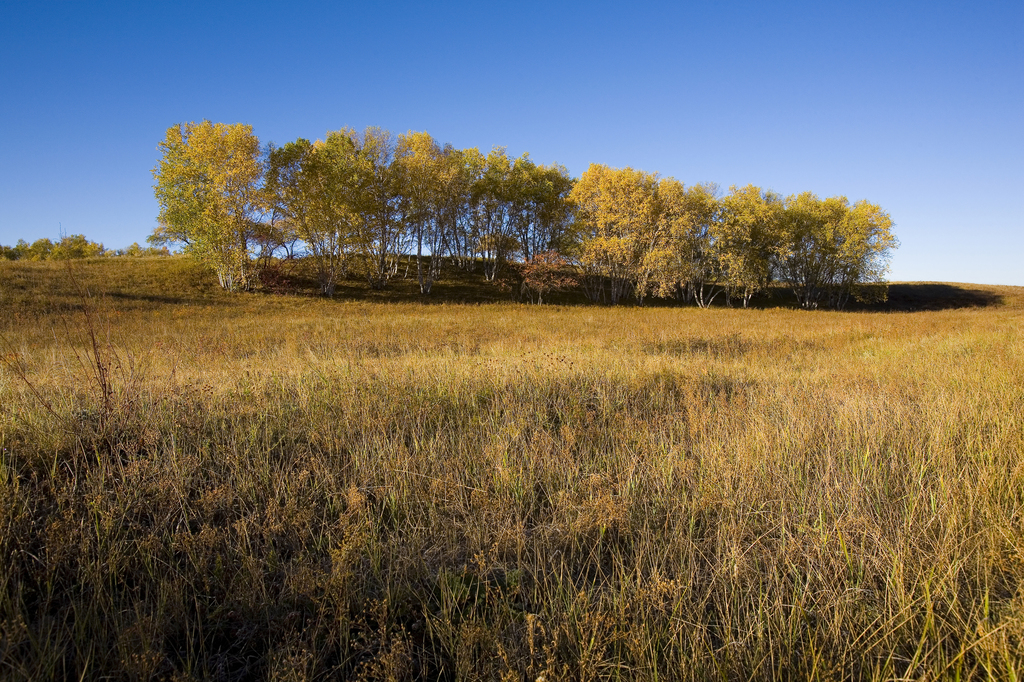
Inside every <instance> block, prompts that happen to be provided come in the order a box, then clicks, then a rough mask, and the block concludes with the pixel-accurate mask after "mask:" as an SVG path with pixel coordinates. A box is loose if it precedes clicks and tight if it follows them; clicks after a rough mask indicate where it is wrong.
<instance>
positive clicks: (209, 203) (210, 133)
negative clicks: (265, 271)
mask: <svg viewBox="0 0 1024 682" xmlns="http://www.w3.org/2000/svg"><path fill="white" fill-rule="evenodd" d="M159 149H160V152H161V154H162V157H161V159H160V161H159V162H158V163H157V165H156V167H155V168H154V169H153V177H154V178H155V180H156V185H155V186H154V190H155V193H156V199H157V202H158V203H159V205H160V213H159V215H158V217H157V222H158V225H157V228H156V229H155V230H154V232H153V234H152V235H150V237H149V241H150V243H153V244H156V245H164V244H170V243H178V244H183V245H184V247H185V252H186V253H187V254H189V255H191V256H192V257H194V258H196V259H198V260H200V261H202V262H204V263H207V264H208V265H210V266H211V267H212V268H213V269H214V271H215V272H216V273H217V279H218V281H219V282H220V285H221V286H222V287H223V288H225V289H228V290H234V289H247V288H249V286H250V285H251V284H252V281H251V279H252V278H251V272H250V267H249V265H250V258H249V246H250V244H249V242H250V240H251V238H252V235H253V234H254V232H255V231H256V229H257V226H258V224H259V221H260V218H261V215H262V213H263V210H264V208H265V195H264V193H263V171H264V159H263V155H262V153H261V150H260V142H259V139H258V138H257V137H256V135H255V134H253V131H252V126H249V125H244V124H241V123H236V124H232V125H228V124H224V123H211V122H210V121H202V122H201V123H181V124H178V125H175V126H172V127H171V128H169V129H168V130H167V135H166V137H165V138H164V140H163V142H161V143H160V145H159Z"/></svg>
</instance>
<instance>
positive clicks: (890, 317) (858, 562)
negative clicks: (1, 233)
mask: <svg viewBox="0 0 1024 682" xmlns="http://www.w3.org/2000/svg"><path fill="white" fill-rule="evenodd" d="M296 281H297V285H296V287H295V289H294V291H293V293H291V294H289V295H268V294H260V293H257V294H229V293H225V292H222V291H220V290H219V289H217V288H216V285H215V283H214V282H213V280H212V278H211V277H209V276H208V275H207V274H206V273H204V272H202V271H201V270H199V269H197V268H195V267H194V266H192V265H190V264H189V263H188V262H187V261H185V260H182V259H176V258H170V259H137V260H132V259H117V260H113V259H111V260H97V261H88V262H85V263H82V264H80V265H79V266H78V267H76V268H75V269H74V271H73V274H72V275H70V276H69V275H68V274H67V273H66V272H65V271H64V270H63V269H62V268H61V266H60V265H59V264H46V263H41V264H39V263H37V264H33V263H20V262H15V263H0V332H2V339H0V344H2V345H0V355H2V357H3V360H4V362H3V363H2V364H0V500H3V501H4V502H3V503H2V504H0V677H2V678H5V679H52V678H62V679H64V678H71V677H74V678H75V679H98V678H101V677H113V678H117V679H154V678H155V679H179V680H184V679H216V680H245V679H326V678H330V677H337V678H344V679H380V680H399V679H431V680H433V679H488V680H489V679H498V680H523V679H527V680H536V679H540V678H541V677H543V678H544V679H547V680H555V679H568V680H591V679H637V680H654V679H694V680H705V679H709V678H713V677H714V678H725V679H762V678H777V677H784V678H793V679H836V678H857V679H893V678H915V679H938V678H943V679H946V678H950V679H952V678H960V679H968V678H1000V679H1013V678H1014V677H1016V678H1017V679H1020V676H1021V674H1022V673H1024V669H1022V661H1024V539H1022V538H1024V513H1022V510H1024V463H1022V460H1021V457H1020V453H1021V452H1024V334H1022V329H1024V327H1022V322H1024V296H1022V293H1024V291H1022V289H1021V288H1014V287H985V286H975V285H957V284H936V283H927V284H915V283H909V284H897V285H894V286H893V287H892V289H891V292H890V302H889V303H888V304H887V305H886V306H885V307H884V308H883V309H881V310H856V311H851V312H843V313H837V312H828V311H820V312H806V311H801V310H794V309H791V308H787V307H773V306H772V304H773V303H774V301H773V300H772V299H768V300H767V301H766V302H763V304H762V305H766V307H764V308H760V309H753V310H742V309H727V308H716V309H713V310H699V309H695V308H692V307H685V308H684V307H670V306H662V305H659V306H653V307H645V308H639V307H619V308H606V307H597V306H590V305H583V304H576V302H575V301H574V300H572V299H569V300H563V301H561V303H563V304H560V305H551V306H548V305H545V306H530V305H520V304H514V303H510V302H508V301H507V298H508V296H507V294H501V293H500V292H497V291H496V290H495V289H494V288H493V287H490V286H489V285H486V284H483V283H481V282H478V281H475V280H473V279H472V278H465V279H462V280H453V281H451V282H449V283H447V284H445V285H444V286H441V285H438V290H437V292H436V293H437V296H436V297H434V298H432V299H431V302H432V303H433V304H430V305H426V304H424V302H423V301H422V300H421V299H420V297H419V296H418V294H416V292H415V288H414V285H413V283H412V282H411V280H400V281H399V282H397V283H396V287H395V289H394V290H393V291H391V292H383V293H381V292H372V291H370V290H368V289H366V288H365V287H363V286H362V285H361V284H360V283H359V282H358V281H355V280H353V281H351V282H348V283H346V286H345V287H343V288H341V290H340V291H339V297H338V298H337V299H336V300H333V301H326V300H322V299H319V298H317V297H315V296H312V295H310V293H309V291H310V289H311V287H310V286H309V285H308V280H303V279H302V277H301V273H298V275H297V276H296ZM303 281H306V282H307V284H303V283H302V282H303ZM76 282H77V284H76ZM80 288H81V289H87V290H88V291H89V293H90V294H91V297H83V296H81V295H80V293H79V289H80ZM778 296H779V297H780V299H779V302H780V303H782V302H784V301H785V299H784V298H782V297H783V296H784V294H783V293H782V292H779V294H778ZM489 299H491V300H490V302H489ZM463 301H465V302H467V303H472V304H463V303H462V302H463ZM565 303H571V304H572V305H564V304H565ZM901 310H915V311H918V312H913V313H906V312H900V311H901Z"/></svg>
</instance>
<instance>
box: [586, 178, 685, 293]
mask: <svg viewBox="0 0 1024 682" xmlns="http://www.w3.org/2000/svg"><path fill="white" fill-rule="evenodd" d="M569 198H570V200H572V201H573V202H574V204H575V206H576V208H577V213H576V225H577V229H578V233H577V238H578V246H577V252H576V254H575V256H576V260H577V263H578V265H579V266H580V268H581V269H582V271H583V282H584V286H585V288H586V293H587V296H588V297H589V298H590V299H591V300H593V301H600V300H604V298H605V285H606V284H607V285H608V300H609V301H610V302H611V303H612V304H615V303H618V302H619V301H621V300H622V299H623V298H624V297H625V296H627V295H629V294H630V293H635V294H636V295H637V298H639V299H640V301H641V302H642V301H643V297H644V295H645V294H646V293H648V292H649V290H650V287H651V283H652V281H653V275H654V272H655V270H656V268H657V267H658V264H657V262H656V261H657V260H658V259H652V258H651V257H650V254H651V253H652V252H654V251H655V250H657V249H659V247H660V246H661V243H662V241H663V239H664V236H665V235H664V227H665V226H664V224H663V222H662V221H661V220H660V205H659V200H658V177H657V175H655V174H653V173H645V172H644V171H640V170H633V169H632V168H609V167H608V166H604V165H600V164H591V165H590V167H589V168H588V169H587V170H586V171H585V172H584V173H583V175H581V176H580V179H579V180H577V181H576V184H575V186H573V188H572V191H571V192H570V193H569Z"/></svg>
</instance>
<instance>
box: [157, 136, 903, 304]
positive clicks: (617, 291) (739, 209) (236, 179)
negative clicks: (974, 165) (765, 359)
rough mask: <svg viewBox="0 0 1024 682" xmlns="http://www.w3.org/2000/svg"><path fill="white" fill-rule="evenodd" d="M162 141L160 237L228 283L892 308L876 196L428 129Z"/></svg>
mask: <svg viewBox="0 0 1024 682" xmlns="http://www.w3.org/2000/svg"><path fill="white" fill-rule="evenodd" d="M159 148H160V150H161V152H162V156H161V159H160V161H159V163H158V164H157V166H156V168H155V169H154V170H153V174H154V177H155V179H156V185H155V190H156V197H157V200H158V202H159V204H160V214H159V217H158V227H157V229H156V230H155V231H154V233H153V235H151V236H150V238H149V241H150V242H151V243H153V244H155V245H158V246H163V245H168V244H178V245H182V246H183V247H184V251H185V252H186V253H188V254H190V255H192V256H193V257H195V258H197V259H199V260H201V261H203V262H205V263H208V264H209V265H210V266H211V267H212V269H213V270H214V271H215V272H216V273H217V276H218V279H219V281H220V284H221V286H223V287H224V288H226V289H247V288H251V287H253V286H254V285H255V284H256V282H257V279H256V274H257V273H256V270H257V268H258V267H259V264H260V263H264V264H265V263H270V262H272V261H273V260H274V259H275V258H282V257H283V258H291V257H296V256H300V255H301V256H303V257H305V258H307V259H309V261H310V262H311V263H312V265H313V266H314V267H313V269H314V270H315V272H316V276H317V278H318V281H319V288H320V291H321V293H322V294H323V295H325V296H333V295H334V292H335V288H336V285H337V283H338V281H339V280H340V279H342V278H344V277H347V276H349V275H350V273H354V272H359V273H361V275H362V276H364V277H365V278H366V281H367V283H368V284H369V285H370V286H371V287H373V288H376V289H383V288H385V287H387V286H388V283H389V282H390V281H391V279H392V278H393V277H395V276H396V275H397V274H398V272H399V269H400V263H401V262H405V263H406V264H407V265H406V268H408V267H410V264H411V263H412V262H415V268H416V278H417V281H418V284H419V289H420V292H421V293H422V294H424V295H426V294H429V293H430V292H431V288H432V286H433V284H434V282H435V281H437V280H438V279H439V278H441V277H442V275H443V272H444V268H445V267H448V268H458V269H462V270H466V271H475V272H479V273H480V274H482V276H483V278H484V279H485V280H487V281H491V282H493V281H499V280H503V279H504V280H507V279H508V278H509V277H510V276H511V277H513V278H514V279H515V280H516V282H517V285H518V286H519V287H520V291H521V292H522V293H523V294H524V295H525V296H527V297H528V298H530V300H535V301H537V302H541V301H543V297H544V294H546V293H548V292H550V291H554V290H559V289H565V288H568V287H570V286H577V285H578V286H580V287H582V290H583V291H584V292H585V294H586V296H587V297H588V298H589V299H590V300H592V301H594V302H604V303H610V304H617V303H620V302H623V301H628V300H634V301H637V302H638V303H640V304H641V305H642V304H643V303H644V301H645V300H646V299H647V298H648V297H651V296H658V297H671V298H675V299H678V300H680V301H684V302H690V303H694V304H696V305H698V306H701V307H707V306H709V305H711V304H712V302H713V301H714V300H715V299H717V298H719V297H722V299H721V300H724V301H725V302H726V303H729V304H733V302H736V303H738V304H742V305H743V306H746V305H747V304H748V303H749V302H750V300H751V299H752V298H753V297H754V296H756V295H757V294H758V293H759V292H761V291H763V290H764V289H765V288H766V287H767V286H768V285H769V284H771V283H773V282H780V283H785V284H786V285H788V286H789V287H790V288H791V289H792V291H793V293H794V295H795V296H796V298H797V301H798V303H799V305H801V306H802V307H804V308H816V307H819V306H829V307H833V308H842V307H843V306H844V305H845V304H846V303H847V302H848V301H849V300H850V298H851V297H856V298H860V299H870V298H877V297H880V296H882V297H884V295H885V287H884V282H885V280H884V276H885V273H886V270H887V266H888V260H889V256H890V253H891V251H892V250H893V249H894V248H896V247H897V245H898V242H897V240H896V238H895V237H894V236H893V233H892V227H893V223H892V220H891V218H890V217H889V215H888V214H887V213H886V212H885V211H883V210H882V209H881V208H880V207H879V206H877V205H875V204H871V203H869V202H867V201H857V202H854V203H851V202H850V201H849V200H848V199H847V198H846V197H842V196H838V197H829V198H826V199H820V198H819V197H817V196H815V195H814V194H811V193H808V192H805V193H803V194H799V195H794V196H790V197H782V196H781V195H779V194H776V193H775V192H772V191H770V190H764V189H762V188H760V187H756V186H753V185H748V186H746V187H732V188H730V190H729V192H728V193H724V194H723V193H721V192H719V190H718V188H717V187H716V186H715V185H711V184H703V185H691V186H686V185H684V184H683V183H681V182H679V181H678V180H676V179H674V178H662V177H659V176H658V175H657V174H654V173H647V172H644V171H640V170H634V169H632V168H618V169H617V168H610V167H608V166H604V165H599V164H592V165H591V166H590V167H589V168H588V169H587V170H586V171H585V172H584V173H583V174H582V175H581V176H580V177H579V178H573V177H571V176H570V175H569V173H568V171H567V170H566V169H565V168H564V167H562V166H558V165H539V164H537V163H535V162H534V161H533V160H532V159H531V158H530V157H529V155H528V154H524V155H522V156H520V157H518V158H512V157H509V156H508V154H507V153H506V151H505V149H503V148H501V147H496V148H494V149H493V150H491V151H490V152H489V153H487V154H484V153H482V152H480V151H479V150H478V149H476V148H470V149H456V148H454V147H452V146H451V145H442V144H440V143H439V142H438V141H437V140H435V139H434V138H432V137H431V136H430V135H429V134H427V133H423V132H409V133H405V134H398V135H395V134H392V133H390V132H388V131H386V130H382V129H379V128H367V129H366V130H364V131H362V132H359V131H355V130H352V129H348V128H343V129H340V130H337V131H334V132H329V133H328V134H327V135H326V136H325V138H324V139H323V140H317V141H315V142H310V141H309V140H305V139H301V138H300V139H297V140H295V141H293V142H289V143H287V144H285V145H282V146H274V145H267V146H262V145H261V144H260V141H259V139H258V138H257V137H256V135H255V134H254V132H253V130H252V127H251V126H248V125H243V124H234V125H226V124H221V123H211V122H209V121H203V122H201V123H185V124H179V125H176V126H173V127H171V128H170V129H169V130H168V131H167V135H166V138H165V139H164V141H163V142H161V143H160V147H159ZM406 274H408V272H406Z"/></svg>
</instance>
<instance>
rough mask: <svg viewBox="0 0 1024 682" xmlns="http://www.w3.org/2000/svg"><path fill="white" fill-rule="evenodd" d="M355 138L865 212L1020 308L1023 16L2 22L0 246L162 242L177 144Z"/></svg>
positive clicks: (508, 13) (943, 11)
mask: <svg viewBox="0 0 1024 682" xmlns="http://www.w3.org/2000/svg"><path fill="white" fill-rule="evenodd" d="M202 119H210V120H213V121H222V122H226V123H235V122H245V123H250V124H252V125H253V126H254V128H255V130H256V133H257V134H258V135H259V137H260V139H261V140H262V141H263V142H274V143H277V144H282V143H284V142H288V141H290V140H293V139H295V138H297V137H306V138H310V139H315V138H317V137H323V135H324V133H325V132H326V131H328V130H336V129H338V128H341V127H343V126H351V127H354V128H364V127H366V126H370V125H375V126H380V127H382V128H387V129H390V130H393V131H396V132H398V131H406V130H426V131H428V132H430V133H431V134H432V135H433V136H434V137H436V138H438V139H439V140H441V141H442V142H451V143H452V144H454V145H456V146H458V147H479V148H481V149H484V150H486V149H489V148H491V147H492V146H496V145H501V146H506V147H507V148H508V150H509V152H510V153H512V154H516V155H518V154H520V153H522V152H525V151H528V152H530V154H531V156H532V157H533V158H534V160H536V161H538V162H541V163H553V162H557V163H561V164H564V165H565V166H566V167H568V169H569V171H570V172H571V173H573V174H574V175H579V174H580V173H582V172H583V171H584V170H586V167H587V165H588V164H590V163H605V164H608V165H611V166H627V165H628V166H633V167H634V168H642V169H644V170H648V171H657V172H659V173H661V174H662V175H665V176H674V177H676V178H678V179H680V180H682V181H683V182H686V183H688V184H689V183H696V182H705V181H711V182H716V183H718V184H719V185H720V186H721V187H722V188H723V189H727V188H728V187H729V186H730V185H746V184H756V185H760V186H762V187H765V188H771V189H774V190H776V191H778V192H780V193H782V194H792V193H797V192H802V191H812V192H814V193H816V194H818V195H819V196H832V195H836V194H842V195H845V196H847V197H849V198H850V199H851V200H857V199H862V198H866V199H869V200H870V201H872V202H875V203H878V204H880V205H881V206H882V207H883V208H884V209H886V210H887V211H889V213H890V214H891V215H892V217H893V219H894V221H895V223H896V228H895V231H896V234H897V236H898V237H899V239H900V241H901V247H900V249H898V250H897V251H896V252H895V254H894V257H893V261H892V269H891V272H890V277H891V279H893V280H938V281H959V282H977V283H993V284H1016V285H1024V267H1022V266H1021V259H1022V256H1024V3H1021V2H1019V0H1017V1H1015V2H985V1H981V2H978V3H975V4H972V5H971V6H970V7H968V6H966V5H965V4H963V3H952V2H932V3H925V2H899V3H891V2H861V3H832V2H824V3H822V2H809V1H808V2H803V1H800V2H797V1H792V2H782V3H778V4H773V5H769V4H767V3H755V2H723V3H668V2H642V3H637V4H636V5H635V6H629V5H627V4H625V3H604V2H592V3H582V2H550V3H545V2H532V1H527V2H519V3H502V4H497V3H493V4H492V3H439V4H432V3H422V2H391V3H373V4H371V3H330V2H323V3H308V2H305V3H304V2H296V3H291V4H288V5H287V6H285V5H281V4H277V3H258V2H249V3H241V2H237V3H233V2H209V3H198V2H164V1H157V2H147V3H128V2H120V3H115V2H90V3H78V2H25V1H22V0H4V1H3V2H2V3H0V135H2V144H0V243H2V244H13V243H14V242H16V241H17V240H18V239H26V240H29V241H32V240H34V239H38V238H40V237H49V238H51V239H54V238H56V237H57V236H58V234H59V231H60V230H63V231H64V232H65V233H67V234H78V233H82V234H85V235H86V236H87V237H89V238H90V239H93V240H96V241H102V242H103V243H104V244H105V245H106V246H107V247H109V248H119V247H123V246H126V245H128V244H130V243H131V242H134V241H138V242H143V241H144V240H145V238H146V236H148V235H149V234H150V232H151V231H152V229H153V227H154V226H155V224H156V214H157V210H158V209H157V204H156V200H155V199H154V197H153V191H152V184H153V178H152V174H151V169H152V168H153V166H154V165H155V164H156V161H157V158H158V151H157V143H158V142H159V141H160V140H161V139H162V138H163V136H164V133H165V131H166V129H167V128H168V127H170V126H171V125H173V124H175V123H179V122H184V121H198V120H202Z"/></svg>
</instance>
